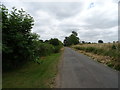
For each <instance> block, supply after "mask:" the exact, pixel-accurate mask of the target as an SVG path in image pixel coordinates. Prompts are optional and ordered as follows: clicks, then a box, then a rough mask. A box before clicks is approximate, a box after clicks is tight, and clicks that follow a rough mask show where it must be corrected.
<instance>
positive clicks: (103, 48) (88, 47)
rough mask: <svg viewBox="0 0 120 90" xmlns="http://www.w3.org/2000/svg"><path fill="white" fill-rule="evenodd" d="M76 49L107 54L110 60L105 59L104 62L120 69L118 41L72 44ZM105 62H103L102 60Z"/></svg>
mask: <svg viewBox="0 0 120 90" xmlns="http://www.w3.org/2000/svg"><path fill="white" fill-rule="evenodd" d="M73 47H74V48H75V49H77V50H83V51H85V52H92V53H94V54H97V55H102V56H109V57H110V58H111V59H112V60H111V61H110V60H108V61H106V64H107V65H108V66H110V67H113V68H115V69H116V70H120V62H119V61H118V58H119V57H120V51H118V49H119V48H120V47H119V46H118V43H104V44H102V43H101V44H81V45H75V46H73ZM104 63H105V62H104Z"/></svg>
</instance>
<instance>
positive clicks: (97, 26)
mask: <svg viewBox="0 0 120 90" xmlns="http://www.w3.org/2000/svg"><path fill="white" fill-rule="evenodd" d="M9 1H11V0H9ZM15 1H16V0H12V1H11V2H8V1H5V0H4V2H2V3H3V4H4V5H5V6H6V7H7V8H8V9H11V7H13V6H15V7H16V8H17V9H20V8H23V9H24V10H25V11H26V12H27V13H29V14H30V15H31V16H33V18H34V20H35V22H34V26H33V29H32V32H35V33H37V34H39V35H40V38H41V39H43V40H46V39H50V38H58V39H60V40H61V41H63V40H64V38H65V37H66V36H69V35H70V34H71V32H72V31H73V30H74V31H76V32H78V37H79V38H80V40H81V41H87V42H89V41H90V42H97V41H98V40H99V39H102V40H103V41H104V42H112V41H117V40H118V0H79V2H38V1H37V2H35V1H34V2H33V1H28V2H23V1H16V2H15ZM59 1H60V0H59Z"/></svg>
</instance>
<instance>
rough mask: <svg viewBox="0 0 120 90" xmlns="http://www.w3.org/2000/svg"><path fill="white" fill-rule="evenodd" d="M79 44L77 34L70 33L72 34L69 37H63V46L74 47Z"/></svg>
mask: <svg viewBox="0 0 120 90" xmlns="http://www.w3.org/2000/svg"><path fill="white" fill-rule="evenodd" d="M78 43H79V38H78V37H77V32H75V31H72V34H71V35H70V36H69V37H65V39H64V46H70V45H75V44H78Z"/></svg>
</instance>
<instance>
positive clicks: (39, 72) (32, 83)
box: [3, 53, 61, 88]
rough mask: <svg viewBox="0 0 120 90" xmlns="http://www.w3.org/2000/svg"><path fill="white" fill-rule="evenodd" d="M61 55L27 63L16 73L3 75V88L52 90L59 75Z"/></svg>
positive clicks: (57, 54)
mask: <svg viewBox="0 0 120 90" xmlns="http://www.w3.org/2000/svg"><path fill="white" fill-rule="evenodd" d="M60 55H61V53H56V54H51V55H50V56H46V57H41V58H40V59H39V60H38V62H40V63H41V64H37V63H34V62H33V61H31V62H27V63H26V64H24V66H23V67H22V68H20V69H17V70H16V71H12V72H6V73H3V88H51V87H53V86H54V79H55V76H56V74H57V68H56V67H57V65H58V61H59V57H60Z"/></svg>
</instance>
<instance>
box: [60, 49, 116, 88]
mask: <svg viewBox="0 0 120 90" xmlns="http://www.w3.org/2000/svg"><path fill="white" fill-rule="evenodd" d="M59 73H60V80H59V87H60V88H118V72H117V71H115V70H113V69H111V68H109V67H107V66H105V65H103V64H101V63H98V62H96V61H94V60H92V59H90V58H89V57H88V56H85V55H83V54H80V53H78V52H76V51H74V50H72V49H71V48H68V47H65V50H64V54H63V59H62V62H61V65H60V72H59Z"/></svg>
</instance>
